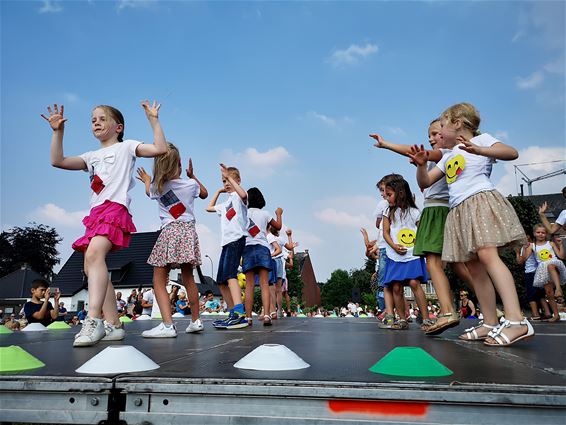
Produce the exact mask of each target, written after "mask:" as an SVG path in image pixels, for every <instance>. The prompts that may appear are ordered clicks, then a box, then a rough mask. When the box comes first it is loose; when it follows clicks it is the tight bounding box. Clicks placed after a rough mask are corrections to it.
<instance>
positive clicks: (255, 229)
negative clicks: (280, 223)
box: [248, 218, 260, 238]
mask: <svg viewBox="0 0 566 425" xmlns="http://www.w3.org/2000/svg"><path fill="white" fill-rule="evenodd" d="M259 232H260V230H259V227H257V224H255V223H254V221H253V220H252V219H251V218H250V223H249V225H248V233H249V234H250V235H252V238H255V237H256V236H257V234H258V233H259Z"/></svg>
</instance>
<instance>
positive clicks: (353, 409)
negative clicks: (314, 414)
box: [328, 400, 429, 417]
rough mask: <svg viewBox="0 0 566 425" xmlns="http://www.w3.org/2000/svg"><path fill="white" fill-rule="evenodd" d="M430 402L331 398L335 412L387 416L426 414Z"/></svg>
mask: <svg viewBox="0 0 566 425" xmlns="http://www.w3.org/2000/svg"><path fill="white" fill-rule="evenodd" d="M428 405H429V404H428V403H414V402H404V401H368V400H329V401H328V408H329V409H330V410H331V411H332V412H333V413H362V414H365V415H386V416H421V417H422V416H426V414H427V413H428Z"/></svg>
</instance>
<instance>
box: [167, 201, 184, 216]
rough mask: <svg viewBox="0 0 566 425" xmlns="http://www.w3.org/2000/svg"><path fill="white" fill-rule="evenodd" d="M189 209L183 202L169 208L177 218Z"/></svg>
mask: <svg viewBox="0 0 566 425" xmlns="http://www.w3.org/2000/svg"><path fill="white" fill-rule="evenodd" d="M185 211H187V209H186V208H185V206H184V205H183V204H176V205H173V206H172V207H171V208H169V214H171V215H172V216H173V217H174V218H175V219H178V218H179V217H180V216H182V215H183V213H184V212H185Z"/></svg>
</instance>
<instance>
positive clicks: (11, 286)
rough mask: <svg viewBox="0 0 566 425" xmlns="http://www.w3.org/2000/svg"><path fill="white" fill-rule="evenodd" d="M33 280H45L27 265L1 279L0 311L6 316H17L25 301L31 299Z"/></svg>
mask: <svg viewBox="0 0 566 425" xmlns="http://www.w3.org/2000/svg"><path fill="white" fill-rule="evenodd" d="M35 279H45V278H44V277H43V276H41V275H40V274H39V273H37V272H36V271H34V270H32V269H30V268H29V267H28V265H27V264H24V265H23V266H22V267H21V268H20V269H19V270H16V271H13V272H12V273H10V274H7V275H6V276H4V277H2V278H1V279H0V310H2V311H4V313H6V314H12V313H14V314H16V315H17V314H18V313H19V312H20V310H21V309H22V307H23V306H24V304H25V303H26V301H27V300H28V299H30V298H31V283H32V282H33V281H34V280H35ZM46 280H47V281H49V280H48V279H46Z"/></svg>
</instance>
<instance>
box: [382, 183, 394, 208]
mask: <svg viewBox="0 0 566 425" xmlns="http://www.w3.org/2000/svg"><path fill="white" fill-rule="evenodd" d="M384 199H385V200H386V201H387V202H389V205H390V206H393V205H395V191H394V190H393V189H391V188H389V187H386V188H385V196H384Z"/></svg>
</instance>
